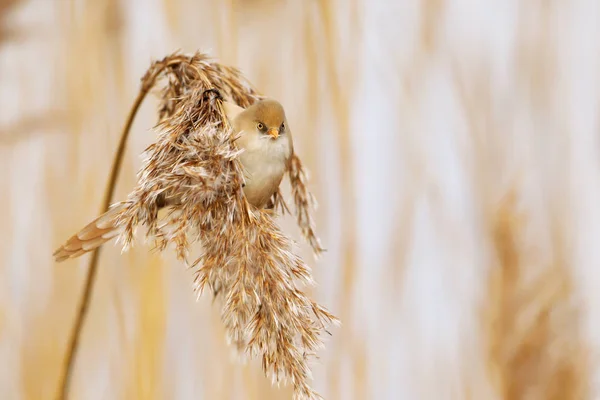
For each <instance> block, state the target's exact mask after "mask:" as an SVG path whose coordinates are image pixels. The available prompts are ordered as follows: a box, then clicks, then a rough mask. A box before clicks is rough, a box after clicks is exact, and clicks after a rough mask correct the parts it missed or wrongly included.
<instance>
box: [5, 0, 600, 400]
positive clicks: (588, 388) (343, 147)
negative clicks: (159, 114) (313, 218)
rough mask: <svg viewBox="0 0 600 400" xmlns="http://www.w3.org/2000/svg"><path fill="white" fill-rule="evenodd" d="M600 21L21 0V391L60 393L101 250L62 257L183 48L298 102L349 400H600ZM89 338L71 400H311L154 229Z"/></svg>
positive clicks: (326, 386) (569, 10)
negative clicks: (92, 255) (164, 247)
mask: <svg viewBox="0 0 600 400" xmlns="http://www.w3.org/2000/svg"><path fill="white" fill-rule="evenodd" d="M599 29H600V3H598V1H596V0H580V1H568V2H567V1H563V2H555V1H543V0H533V1H527V2H525V1H522V0H502V1H488V2H474V1H467V0H453V1H447V0H421V1H417V0H398V1H395V2H392V1H388V0H368V1H367V0H364V1H359V0H351V1H342V0H338V1H333V0H321V1H306V0H305V1H299V0H297V1H287V2H286V1H277V0H272V1H268V0H253V1H250V0H245V1H242V0H238V1H205V0H199V1H193V0H163V1H161V0H145V1H143V0H29V1H26V0H8V1H7V0H0V171H1V172H0V178H1V181H0V183H1V191H0V210H1V211H0V221H2V226H3V228H2V229H1V230H0V235H1V236H0V398H2V399H50V398H54V395H55V393H56V390H57V379H58V376H59V370H60V367H61V365H62V360H63V357H64V350H65V345H66V342H67V338H68V334H69V332H70V329H71V325H72V322H73V318H74V313H75V309H76V305H77V302H78V299H79V296H80V294H81V289H82V283H83V277H84V274H85V268H86V265H87V262H88V257H87V256H86V257H83V258H81V259H77V260H75V261H69V262H66V263H63V264H54V263H53V261H52V257H51V254H52V251H53V250H54V249H55V248H56V247H57V246H58V245H59V244H60V243H61V242H62V241H63V240H64V239H66V238H67V237H68V236H69V235H70V234H72V233H73V232H74V231H75V230H77V229H78V228H80V227H82V226H83V224H85V223H87V222H88V220H90V219H91V218H92V217H93V216H95V215H96V213H97V212H98V210H99V207H100V203H101V199H102V193H103V191H104V187H105V184H106V180H107V177H108V169H109V167H110V164H111V159H112V154H113V151H114V150H115V148H116V144H117V141H118V135H119V131H120V129H121V127H122V125H123V123H124V120H125V117H126V114H127V111H128V108H129V106H130V105H131V103H132V102H133V99H134V97H135V94H136V90H137V88H138V83H139V79H140V78H141V76H142V74H143V73H144V71H145V69H146V68H147V67H148V66H149V65H150V62H151V61H152V60H153V59H157V58H162V57H163V56H164V55H166V54H168V53H171V52H172V51H174V50H176V49H182V50H183V51H185V52H193V51H196V50H198V49H200V50H202V51H206V52H209V53H210V54H212V55H213V56H214V57H217V58H218V59H219V60H220V61H222V62H224V63H227V64H233V65H236V66H238V67H240V68H241V69H242V70H243V71H244V72H245V74H246V75H247V76H248V77H249V78H250V80H251V81H252V82H254V84H255V85H256V86H257V87H258V88H259V89H260V90H261V91H262V92H263V93H266V94H268V95H270V96H272V97H275V98H277V99H279V100H281V101H282V103H283V104H284V105H285V107H286V109H287V111H288V118H289V120H290V121H289V122H290V124H291V125H292V126H293V129H294V131H295V133H296V143H297V149H298V152H299V154H300V156H301V157H302V159H303V160H304V163H305V164H306V166H307V167H308V168H309V169H310V171H311V172H312V180H311V188H312V190H313V192H314V193H315V194H316V195H317V197H318V200H319V202H320V205H321V206H320V208H319V211H318V215H317V221H318V228H319V232H320V234H321V238H322V240H323V243H324V245H325V247H327V248H328V250H329V252H328V253H327V254H326V256H325V257H324V258H323V259H322V260H320V261H319V262H314V261H312V260H311V262H312V264H313V266H314V275H315V278H316V280H317V282H318V286H317V287H316V288H314V289H312V295H313V297H314V298H315V299H317V300H318V301H319V302H320V303H322V304H323V305H325V306H326V307H328V308H329V309H330V310H332V311H333V312H334V313H335V314H336V315H338V316H339V317H340V318H341V319H342V321H343V325H342V327H341V328H338V329H334V330H333V337H331V338H329V339H328V342H327V348H326V350H323V351H322V352H321V354H320V356H321V358H320V360H319V363H318V365H316V366H315V367H314V371H313V372H314V377H315V386H316V388H317V389H318V390H319V391H320V392H321V393H322V394H323V395H324V396H325V397H326V398H327V399H344V400H346V399H435V400H438V399H504V398H505V399H543V400H545V399H557V400H558V399H580V398H585V399H588V398H589V399H595V398H600V397H598V396H599V394H598V391H597V389H598V388H599V382H600V381H599V380H598V378H600V376H599V375H598V371H599V370H598V368H597V363H596V361H597V360H596V358H597V352H598V348H599V345H600V291H599V290H598V289H597V288H598V285H599V284H600V273H599V269H600V268H599V267H600V244H599V239H600V163H599V153H598V152H599V150H600V147H599V146H600V143H599V142H598V138H599V130H598V128H599V123H598V122H599V121H598V117H599V115H600V113H599V111H600V108H599V106H600V104H599V99H600V91H599V89H600V85H599V84H600V82H599V78H600V63H599V61H600V57H599V56H600V46H599V45H600V35H599V33H600V32H599ZM155 105H156V102H155V101H154V99H150V101H147V102H146V103H145V104H144V106H143V108H142V111H141V113H140V114H139V116H138V119H137V121H136V124H135V126H134V131H133V135H132V138H131V141H130V142H129V145H128V150H127V156H126V162H125V165H124V168H123V170H122V174H121V179H120V182H119V186H118V191H117V192H118V195H117V197H118V198H122V197H124V196H125V195H126V194H127V192H128V191H129V190H130V189H131V188H132V186H133V183H134V180H135V172H136V171H137V169H138V167H139V165H140V153H141V151H142V150H143V149H144V148H145V146H146V145H147V144H149V143H150V142H151V141H152V139H153V137H154V136H153V135H154V133H153V132H152V130H151V128H152V126H153V124H154V122H155V114H154V112H155ZM511 199H512V200H511ZM282 224H283V226H284V227H285V229H286V231H287V232H289V233H290V234H291V235H293V236H294V237H295V238H299V235H298V230H297V228H296V227H295V225H294V224H293V222H292V221H289V220H283V221H282ZM301 251H302V254H303V255H304V256H306V257H310V253H309V251H308V248H307V246H306V245H305V244H304V243H302V244H301ZM309 260H310V258H309ZM81 346H82V348H81V352H80V353H79V357H78V359H77V365H76V374H75V377H74V386H73V392H72V397H71V398H72V399H261V400H262V399H289V398H291V391H290V390H289V388H281V389H277V388H272V387H271V386H270V383H269V381H268V380H267V379H266V378H264V377H263V375H262V372H261V371H260V368H259V365H258V363H251V364H250V365H248V366H240V365H237V364H235V363H234V362H233V361H232V358H231V357H230V351H229V349H228V348H227V346H226V343H225V340H224V334H223V329H222V327H221V324H220V321H219V316H218V310H217V309H216V308H213V307H211V303H210V298H209V296H203V297H201V298H200V299H199V300H198V301H196V298H195V295H194V293H193V290H192V271H187V270H185V268H184V266H182V265H181V264H179V263H177V262H175V260H174V255H173V254H172V253H171V252H167V253H165V254H163V255H156V254H150V253H149V247H148V246H144V245H143V243H141V242H138V245H137V246H136V247H135V248H134V249H133V250H132V251H131V252H129V253H127V254H124V255H120V254H119V249H118V248H116V247H114V246H107V247H106V249H105V250H104V251H103V252H102V256H101V262H100V270H99V274H98V281H97V285H96V288H95V292H94V297H93V299H92V306H91V311H90V315H89V319H88V320H87V321H86V325H85V328H84V335H83V341H82V343H81Z"/></svg>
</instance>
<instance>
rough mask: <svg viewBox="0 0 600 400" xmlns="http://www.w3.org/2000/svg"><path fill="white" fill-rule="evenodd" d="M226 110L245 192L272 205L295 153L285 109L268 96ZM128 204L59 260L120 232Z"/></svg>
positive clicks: (70, 243) (164, 202) (82, 234)
mask: <svg viewBox="0 0 600 400" xmlns="http://www.w3.org/2000/svg"><path fill="white" fill-rule="evenodd" d="M223 106H224V109H225V113H226V115H227V117H228V119H229V120H230V121H231V125H232V127H233V129H234V132H235V133H239V134H240V137H239V138H238V139H237V141H236V144H237V146H238V147H239V148H240V149H243V150H244V151H243V152H242V154H241V155H240V161H241V164H242V166H243V168H244V178H245V180H246V182H245V186H244V194H245V196H246V199H247V200H248V202H249V203H250V204H252V205H253V206H255V207H257V208H265V207H268V206H272V204H270V200H271V199H272V197H273V195H274V194H275V193H276V192H277V190H278V188H279V185H280V183H281V180H282V179H283V175H284V174H285V172H286V171H287V169H288V167H289V161H290V158H291V156H292V153H293V144H292V137H291V132H290V130H289V128H288V123H287V119H286V116H285V111H284V109H283V107H282V106H281V104H280V103H279V102H277V101H275V100H270V99H265V100H261V101H258V102H256V103H255V104H253V105H251V106H250V107H248V108H246V109H243V108H240V107H238V106H237V105H235V104H233V103H228V102H223ZM159 201H160V203H161V204H158V207H159V208H164V207H167V206H169V205H171V204H174V203H176V202H178V199H177V198H176V197H175V198H170V199H160V200H159ZM123 206H124V203H117V204H115V205H113V206H112V208H111V209H110V210H109V211H107V212H106V213H104V214H102V215H101V216H99V217H98V218H96V219H95V220H93V221H92V222H90V223H89V224H88V225H86V226H85V227H84V228H83V229H81V230H80V231H79V232H78V233H76V234H75V235H73V236H72V237H71V238H69V239H68V240H67V242H66V243H65V244H64V245H62V246H61V247H60V248H59V249H57V250H56V251H55V252H54V257H55V260H56V261H57V262H61V261H64V260H66V259H69V258H75V257H79V256H80V255H82V254H85V253H87V252H89V251H92V250H94V249H95V248H97V247H99V246H101V245H102V244H104V243H106V242H108V241H109V240H111V239H112V238H114V237H115V236H117V235H118V234H119V233H120V230H119V228H118V227H116V226H115V222H116V221H115V217H116V216H117V215H118V214H119V211H120V210H121V209H122V207H123Z"/></svg>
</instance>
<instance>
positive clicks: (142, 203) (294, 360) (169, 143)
mask: <svg viewBox="0 0 600 400" xmlns="http://www.w3.org/2000/svg"><path fill="white" fill-rule="evenodd" d="M159 79H160V80H163V81H164V82H166V84H165V85H164V87H163V89H162V90H161V91H160V106H159V122H158V124H157V129H158V131H159V133H158V139H157V141H156V142H155V143H153V144H152V145H150V146H149V147H148V148H147V149H146V151H145V154H146V159H145V161H144V165H143V167H142V169H141V171H140V174H139V180H138V184H137V185H136V187H135V188H134V190H133V191H132V192H131V193H130V195H129V196H128V198H127V200H126V201H124V202H121V203H118V204H115V205H113V206H114V207H115V211H117V212H118V218H117V225H118V226H119V227H120V228H121V231H120V234H119V236H118V241H119V242H121V243H122V244H123V249H124V250H125V249H127V248H128V247H129V246H130V245H131V244H132V243H133V238H134V233H135V229H136V227H137V226H139V225H142V226H144V227H145V228H147V234H146V236H147V238H150V239H153V240H154V242H155V245H156V248H157V249H158V250H160V251H162V250H165V249H166V248H167V247H168V246H169V245H171V244H172V245H174V246H175V249H176V252H177V256H178V258H179V259H180V260H184V261H186V263H187V256H188V250H189V244H190V243H191V242H193V241H200V243H201V244H202V248H203V254H202V256H201V257H200V258H199V259H197V260H196V261H195V262H193V263H192V266H193V267H195V266H197V265H200V266H201V267H200V268H199V269H198V270H197V273H196V280H195V283H196V288H197V290H198V291H199V292H201V291H202V290H203V289H204V288H205V287H206V286H207V285H208V287H209V288H210V289H211V290H212V291H213V292H214V293H215V296H216V297H217V298H218V299H219V300H220V301H221V302H222V303H221V305H222V319H223V322H224V324H225V327H226V331H227V334H228V339H230V341H231V342H233V343H234V344H235V346H236V347H237V349H238V350H239V351H240V352H241V353H247V354H249V355H250V356H252V357H254V356H260V357H261V358H262V367H263V369H264V371H265V373H266V374H267V375H268V376H270V377H271V378H272V379H273V381H277V382H278V383H279V382H280V381H284V382H286V381H291V383H292V384H293V387H294V397H295V398H297V399H316V398H320V396H319V395H318V394H317V393H316V392H314V391H313V390H312V389H311V388H310V386H309V383H308V381H309V379H310V368H309V366H308V358H309V356H311V355H313V354H314V353H315V351H316V350H317V349H318V348H319V347H320V346H321V345H322V342H321V339H320V334H321V333H322V332H323V331H324V330H325V325H326V324H330V323H337V319H336V318H335V317H334V316H333V315H331V314H330V313H328V312H327V311H326V310H325V309H324V308H323V307H321V306H320V305H318V304H316V303H315V302H313V301H312V300H310V299H309V298H308V297H307V296H306V295H305V294H304V293H303V292H302V291H301V290H300V289H299V288H298V287H297V284H296V281H300V282H302V283H304V284H310V283H312V282H313V280H312V277H311V274H310V269H309V267H308V266H307V265H306V264H305V262H304V261H303V260H302V259H301V258H300V257H298V256H297V255H295V254H294V253H293V252H292V241H291V240H290V239H289V238H288V237H286V236H285V235H284V234H283V232H281V230H280V229H279V228H278V226H277V225H276V223H275V221H274V219H273V217H274V215H275V211H273V210H263V209H256V208H254V207H252V206H251V205H250V204H249V203H248V202H247V201H246V199H245V197H244V195H243V191H242V184H243V175H242V171H241V164H240V162H239V160H238V158H237V156H238V155H239V154H240V151H239V150H238V149H237V148H236V146H235V144H234V140H235V136H234V134H233V131H232V129H231V127H230V126H229V123H228V120H227V118H226V117H225V114H224V110H223V106H222V100H223V99H224V98H226V99H227V100H228V101H233V102H235V103H236V104H237V105H239V106H241V107H247V106H249V105H250V104H252V103H253V102H255V101H256V100H257V99H259V98H261V96H260V95H259V94H258V93H257V92H256V90H255V89H253V88H252V86H251V85H250V84H249V83H248V82H247V81H246V80H245V79H244V78H243V77H242V75H241V74H240V72H239V71H238V70H236V69H234V68H230V67H227V66H223V65H221V64H218V63H215V62H211V61H210V60H209V59H208V58H207V57H206V56H205V55H204V54H201V53H196V54H194V55H192V56H184V55H181V54H178V53H175V54H172V55H170V56H167V57H165V58H164V59H163V60H160V61H157V62H155V63H154V64H153V65H152V66H151V67H150V69H149V70H148V71H147V73H146V74H145V76H144V77H143V78H142V93H145V92H146V91H148V90H149V89H150V88H151V87H152V86H154V83H155V81H157V80H159ZM289 175H290V180H291V185H292V191H293V197H294V204H295V206H296V207H295V213H296V215H297V220H298V224H299V226H300V228H301V231H302V233H303V235H304V237H305V238H306V239H307V241H308V242H309V243H310V244H311V246H312V247H313V250H314V252H315V254H319V253H320V252H321V251H322V248H321V246H320V243H319V240H318V238H317V236H316V235H315V233H314V226H313V221H312V218H311V217H310V213H311V211H312V208H313V207H314V205H315V203H314V199H313V197H312V195H311V194H310V193H309V192H308V190H307V188H306V172H305V171H304V169H303V167H302V163H301V161H300V159H299V158H298V157H297V156H296V155H294V158H293V163H292V168H290V171H289ZM170 197H177V198H178V199H180V201H179V202H178V203H177V204H175V205H174V206H173V207H171V209H170V211H169V213H168V215H167V216H166V217H165V218H161V219H159V217H158V209H159V205H160V204H161V203H162V202H163V200H164V199H165V198H170ZM272 204H273V205H274V206H275V207H277V208H279V209H281V211H282V212H283V211H285V210H288V208H287V205H286V204H285V201H284V200H283V197H282V196H281V194H280V193H276V194H275V195H274V197H273V199H272ZM94 260H97V253H95V254H94Z"/></svg>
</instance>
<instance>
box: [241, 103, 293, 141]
mask: <svg viewBox="0 0 600 400" xmlns="http://www.w3.org/2000/svg"><path fill="white" fill-rule="evenodd" d="M236 120H237V124H238V126H239V128H240V130H245V131H251V130H254V131H256V132H257V133H259V134H260V135H263V136H264V137H265V138H269V139H272V140H277V139H278V138H279V137H281V136H283V135H286V134H287V133H288V126H287V120H286V117H285V111H284V110H283V106H282V105H281V104H280V103H279V102H277V101H275V100H271V99H264V100H260V101H257V102H256V103H254V104H253V105H251V106H250V107H248V108H246V109H245V110H244V111H243V112H241V113H240V114H239V115H238V116H237V118H236Z"/></svg>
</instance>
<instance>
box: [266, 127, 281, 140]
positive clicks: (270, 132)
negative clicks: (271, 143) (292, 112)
mask: <svg viewBox="0 0 600 400" xmlns="http://www.w3.org/2000/svg"><path fill="white" fill-rule="evenodd" d="M267 134H268V135H269V136H271V137H272V138H273V139H277V138H278V137H279V131H278V130H277V129H276V128H271V129H269V130H268V131H267Z"/></svg>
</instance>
